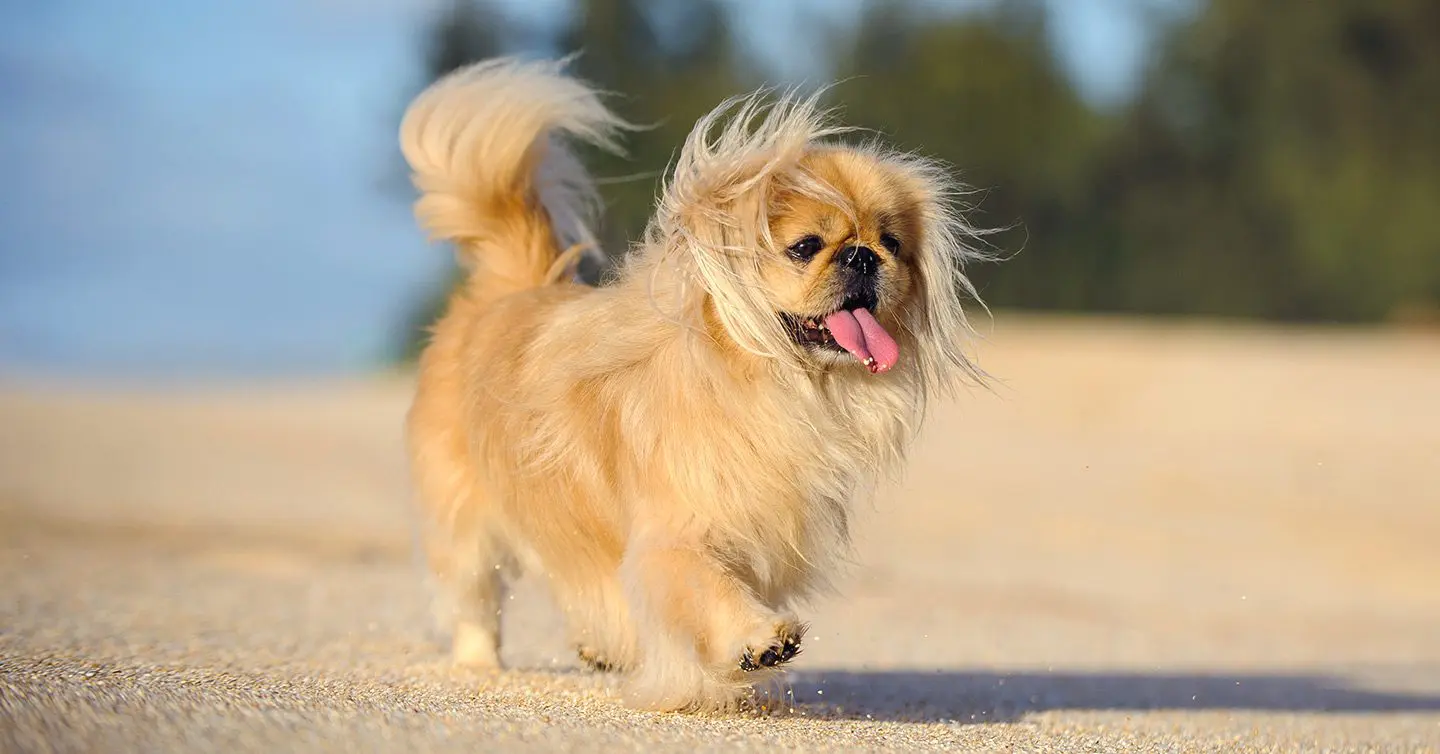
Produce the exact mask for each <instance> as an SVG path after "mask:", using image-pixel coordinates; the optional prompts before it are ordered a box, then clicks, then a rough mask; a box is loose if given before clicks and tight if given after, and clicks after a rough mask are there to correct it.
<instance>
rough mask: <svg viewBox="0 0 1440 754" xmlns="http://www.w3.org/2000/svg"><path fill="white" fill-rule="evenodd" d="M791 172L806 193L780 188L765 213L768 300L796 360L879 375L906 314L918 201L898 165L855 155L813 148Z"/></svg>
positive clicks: (917, 243) (912, 285)
mask: <svg viewBox="0 0 1440 754" xmlns="http://www.w3.org/2000/svg"><path fill="white" fill-rule="evenodd" d="M799 172H800V173H801V174H803V175H804V176H805V178H804V185H805V186H807V187H808V188H809V190H806V189H802V188H798V187H796V188H789V189H786V188H783V185H784V184H783V182H782V184H781V185H782V188H781V189H780V190H778V191H777V192H776V194H775V196H773V197H772V199H771V202H770V206H769V208H768V212H767V214H768V215H769V231H770V237H771V239H772V243H771V246H772V247H773V248H770V249H766V250H763V251H762V259H761V265H760V269H761V278H762V280H763V281H764V287H765V288H766V289H767V291H766V292H767V294H768V297H769V298H770V300H771V301H772V302H773V304H774V308H775V311H776V314H777V315H778V316H779V317H780V319H781V322H782V324H783V325H784V327H785V330H786V332H787V333H788V334H789V336H790V338H791V339H792V340H793V341H794V342H795V344H796V345H798V346H799V347H800V349H801V352H802V353H803V354H804V355H805V358H807V359H810V360H811V361H813V362H815V363H817V364H819V365H821V366H825V367H836V366H845V365H857V364H863V365H864V366H866V367H868V368H869V369H870V371H872V372H884V371H888V370H890V369H892V368H893V367H894V366H895V365H896V362H897V359H898V358H899V343H898V342H897V339H900V336H901V335H902V334H903V328H905V327H906V326H907V324H908V322H907V320H908V319H909V318H910V317H911V316H912V315H913V314H914V311H913V310H914V308H915V303H916V302H914V301H913V300H912V298H913V296H914V295H915V293H916V288H917V282H918V281H917V277H918V270H917V269H916V262H917V255H919V254H920V253H922V251H923V250H922V248H921V244H922V221H923V213H922V208H921V205H920V199H921V198H920V197H918V196H916V188H915V186H914V185H913V182H912V181H910V180H908V176H907V174H906V173H905V171H904V170H903V168H902V166H899V165H895V164H889V163H887V162H886V161H884V160H882V159H880V158H878V157H877V156H875V155H872V154H869V153H867V152H863V151H855V150H850V149H845V148H842V147H825V148H820V149H816V150H814V151H812V152H811V153H810V154H808V155H807V156H806V157H805V159H804V160H803V161H802V163H801V165H800V171H799ZM816 185H818V186H820V187H822V189H823V190H822V191H820V192H816V191H814V190H813V187H814V186H816ZM817 193H818V194H819V195H816V194H817Z"/></svg>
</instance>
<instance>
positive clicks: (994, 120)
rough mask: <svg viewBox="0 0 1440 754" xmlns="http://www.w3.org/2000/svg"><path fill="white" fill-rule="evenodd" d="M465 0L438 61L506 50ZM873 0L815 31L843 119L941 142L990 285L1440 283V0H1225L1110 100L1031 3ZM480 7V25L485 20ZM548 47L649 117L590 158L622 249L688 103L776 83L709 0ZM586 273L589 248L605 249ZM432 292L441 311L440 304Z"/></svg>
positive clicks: (1191, 302)
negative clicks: (967, 6) (1139, 81)
mask: <svg viewBox="0 0 1440 754" xmlns="http://www.w3.org/2000/svg"><path fill="white" fill-rule="evenodd" d="M485 8H486V7H485V6H477V5H474V4H473V3H470V2H460V3H458V4H457V6H456V11H455V12H454V13H453V14H451V15H449V16H447V17H446V18H445V19H444V20H443V22H442V23H441V24H440V26H439V27H437V29H436V31H435V34H434V40H435V44H433V45H432V47H431V49H430V52H429V60H430V66H431V72H432V73H433V74H435V75H439V74H440V73H443V72H444V71H445V70H448V69H449V68H452V67H454V66H455V65H458V64H460V63H461V62H465V61H468V60H473V59H479V58H483V57H488V56H490V55H493V54H496V53H497V52H500V51H507V52H513V51H515V50H506V49H503V46H502V45H500V44H498V39H499V38H500V36H498V35H497V34H496V33H495V32H494V29H496V28H498V25H499V23H500V21H501V20H502V19H498V18H496V17H494V16H493V15H491V14H490V13H489V12H487V11H486V9H485ZM934 8H935V5H934V4H933V3H920V2H904V1H903V0H875V1H873V2H871V3H870V4H868V5H867V6H866V9H865V11H864V13H863V15H862V18H861V21H860V22H859V23H858V24H855V25H854V26H853V28H845V29H839V30H833V29H832V30H828V31H829V33H828V34H827V32H826V31H825V30H820V29H814V28H812V29H811V30H809V33H808V35H807V36H806V37H805V39H806V43H805V45H803V50H804V54H806V55H811V56H814V55H820V56H824V59H823V60H822V61H821V62H822V63H823V64H824V66H825V67H826V68H827V69H828V71H829V72H830V73H831V74H832V75H833V77H834V78H836V79H838V80H840V81H841V83H840V84H839V85H838V86H837V87H836V88H835V89H834V90H833V91H832V93H831V96H832V98H833V100H834V102H835V104H837V105H839V106H841V107H842V108H843V110H844V114H845V119H846V120H847V121H848V122H850V123H853V124H855V125H860V126H865V127H869V128H873V129H875V130H877V131H879V132H881V133H882V134H884V135H885V136H886V137H887V138H888V139H890V140H892V141H894V142H896V143H898V144H900V145H901V146H903V147H906V148H911V149H915V150H917V151H920V152H924V153H927V154H931V155H934V156H937V157H940V158H942V159H945V160H947V161H948V162H950V163H951V164H953V165H954V166H956V169H957V170H958V171H959V174H960V176H961V178H962V180H964V181H965V182H966V183H967V184H968V185H969V186H971V187H973V188H974V189H975V193H974V194H973V195H972V196H971V201H972V202H973V203H974V204H975V205H976V206H975V208H974V209H973V211H972V219H973V220H974V221H975V222H976V224H978V225H981V226H987V227H998V228H1008V229H1009V230H1006V231H1004V232H1002V233H999V234H997V235H995V236H992V237H991V240H992V241H993V242H994V243H995V244H996V245H997V246H998V248H999V250H1000V251H1001V252H1002V253H1005V255H1006V256H1007V257H1008V261H1006V262H1005V263H1003V264H999V265H994V266H988V267H986V268H983V269H979V270H972V271H971V272H972V275H974V276H975V277H976V278H977V280H978V282H979V284H980V286H981V288H982V291H983V293H984V295H985V296H986V298H987V300H988V301H989V302H990V303H992V304H994V305H1000V306H1019V307H1033V308H1054V309H1066V310H1109V311H1136V312H1157V313H1187V314H1207V315H1226V316H1248V317H1263V318H1275V319H1307V320H1345V321H1374V320H1380V319H1384V318H1386V317H1388V316H1392V315H1393V314H1395V313H1396V312H1397V311H1398V310H1401V309H1408V310H1422V311H1430V312H1434V311H1436V310H1437V304H1440V211H1437V210H1440V96H1436V95H1437V93H1440V4H1437V3H1436V2H1434V0H1332V1H1331V2H1325V3H1317V2H1312V0H1267V1H1266V2H1256V1H1255V0H1212V1H1211V2H1208V3H1204V4H1202V6H1201V7H1200V8H1199V10H1198V12H1197V13H1196V14H1195V15H1194V16H1193V17H1192V18H1190V19H1188V20H1185V21H1183V22H1181V23H1178V24H1176V25H1173V26H1171V27H1169V28H1166V29H1163V30H1161V31H1162V33H1161V35H1160V39H1161V44H1160V53H1159V55H1158V57H1157V59H1156V60H1155V62H1154V64H1153V65H1152V66H1151V68H1150V69H1149V71H1148V74H1147V76H1146V78H1145V80H1144V83H1143V86H1142V87H1141V89H1140V91H1138V92H1137V93H1136V94H1135V96H1134V98H1133V100H1132V101H1131V103H1130V104H1129V105H1127V106H1126V107H1125V108H1124V109H1122V110H1121V111H1119V112H1103V111H1098V110H1096V109H1094V108H1092V107H1091V106H1089V105H1088V104H1087V103H1086V102H1084V101H1083V100H1082V99H1081V98H1080V97H1079V95H1078V94H1077V93H1076V91H1075V89H1074V87H1073V86H1072V84H1071V82H1070V80H1069V78H1068V77H1067V76H1066V74H1065V72H1064V71H1063V70H1061V69H1060V67H1059V66H1058V64H1057V63H1056V61H1055V58H1054V56H1053V54H1052V51H1051V50H1050V48H1049V46H1048V41H1047V40H1048V39H1049V34H1048V33H1047V28H1046V24H1047V19H1046V14H1045V12H1044V6H1043V4H1042V3H1041V2H1039V1H1038V0H1009V2H1001V3H997V4H995V5H993V6H989V8H990V10H987V11H971V12H966V13H941V12H938V11H936V10H934ZM487 30H488V31H487ZM541 47H543V48H545V50H543V51H545V52H549V53H551V54H553V53H555V52H570V51H580V52H581V56H580V57H579V58H578V59H577V61H576V62H575V66H574V69H575V70H576V72H577V73H578V74H579V75H580V76H582V77H584V78H586V79H588V80H590V81H592V82H593V83H595V84H597V85H599V86H600V87H602V88H604V89H606V90H608V91H611V92H613V93H614V99H613V100H612V105H613V106H614V107H615V109H616V110H617V111H618V112H619V113H620V114H621V115H622V116H623V117H625V118H627V119H628V120H630V121H631V122H633V123H636V124H639V125H646V126H651V127H650V128H648V129H646V130H643V131H640V132H637V133H636V134H633V135H632V137H631V138H630V139H629V140H628V141H627V144H628V146H629V148H630V154H629V156H628V159H624V158H617V157H614V156H611V155H604V154H594V155H589V157H590V158H591V159H590V164H591V165H592V167H593V168H594V170H595V172H596V173H597V175H598V176H599V177H600V179H601V182H602V184H603V185H602V191H603V193H604V195H605V199H606V202H607V224H606V226H605V227H604V229H603V233H602V237H603V238H604V240H605V241H606V243H607V248H608V251H610V253H611V254H617V253H619V252H622V251H623V250H624V248H625V245H626V242H627V239H633V238H636V237H637V236H638V234H639V232H640V230H641V228H642V227H643V225H644V222H645V219H646V217H647V216H648V213H649V210H650V207H651V204H652V202H653V199H654V196H655V192H656V188H657V182H658V180H659V177H660V174H661V173H662V172H663V170H664V168H665V166H666V165H667V163H668V162H669V160H670V158H671V157H672V155H673V153H674V150H676V149H677V148H678V147H679V145H680V144H681V142H682V141H683V139H684V137H685V134H686V133H687V132H688V130H689V128H690V125H691V124H692V123H693V122H694V120H695V119H696V118H697V117H699V116H700V115H701V114H703V113H704V112H706V111H707V110H709V108H711V107H713V106H714V105H715V104H717V103H718V102H720V101H721V100H722V99H724V98H725V97H727V96H729V95H732V94H737V93H741V92H744V91H747V90H749V89H751V88H753V87H754V86H755V85H757V84H758V83H760V82H761V76H760V73H759V71H757V70H756V69H755V68H753V67H752V66H750V65H749V64H748V63H747V56H745V55H743V54H741V53H740V52H739V51H738V50H739V49H740V47H739V45H738V44H737V41H736V39H735V37H734V33H733V29H731V28H730V24H729V21H728V17H727V15H726V14H725V13H724V12H723V6H722V5H721V3H720V2H719V0H693V1H687V0H649V1H647V0H579V1H578V2H577V3H576V12H575V14H574V16H573V18H572V19H571V22H570V23H569V25H568V26H567V27H566V28H565V29H564V30H563V32H562V33H561V34H559V35H558V36H557V37H556V38H555V39H552V40H550V41H549V42H548V43H545V44H542V45H541ZM591 272H592V274H593V273H594V271H591ZM429 314H433V311H431V312H427V315H429Z"/></svg>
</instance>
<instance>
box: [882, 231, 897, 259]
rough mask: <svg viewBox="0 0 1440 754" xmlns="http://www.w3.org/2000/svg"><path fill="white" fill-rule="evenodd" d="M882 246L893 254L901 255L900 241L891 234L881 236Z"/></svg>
mask: <svg viewBox="0 0 1440 754" xmlns="http://www.w3.org/2000/svg"><path fill="white" fill-rule="evenodd" d="M880 245H881V246H884V247H885V249H886V250H887V251H889V252H890V253H891V254H899V253H900V239H898V238H896V237H895V236H892V235H890V234H889V233H881V234H880Z"/></svg>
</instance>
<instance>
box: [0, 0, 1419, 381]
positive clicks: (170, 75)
mask: <svg viewBox="0 0 1440 754" xmlns="http://www.w3.org/2000/svg"><path fill="white" fill-rule="evenodd" d="M576 50H580V51H583V52H584V54H583V55H582V56H581V57H580V58H579V60H578V61H577V62H576V64H575V70H576V71H577V72H578V73H579V74H580V75H582V76H584V77H586V78H588V79H590V80H592V81H594V82H596V83H598V84H599V85H601V86H603V87H605V88H607V89H609V90H611V91H613V92H615V93H616V96H615V97H614V99H613V102H612V104H613V106H614V108H615V109H616V110H618V111H619V112H620V113H621V114H622V115H623V116H624V117H626V118H628V119H630V120H631V121H634V122H640V123H654V124H656V127H655V128H654V129H652V130H649V131H644V132H641V133H638V134H636V135H634V136H633V137H632V138H631V140H630V147H631V159H629V160H621V159H617V158H613V157H605V156H603V155H595V156H593V157H594V159H593V162H592V164H593V165H594V168H595V170H596V172H597V173H598V174H599V175H600V177H601V179H602V181H603V182H604V194H605V198H606V200H607V204H608V215H607V221H606V225H605V228H604V237H605V239H606V240H607V242H608V249H609V250H610V251H611V252H612V253H615V252H618V251H622V250H623V249H624V248H625V244H626V242H627V239H630V238H634V237H635V236H636V234H637V233H638V231H639V229H640V227H641V226H642V224H643V222H644V219H645V217H646V214H647V212H648V209H649V206H650V202H651V199H652V197H653V195H654V190H655V185H656V181H657V179H658V176H659V172H660V171H661V170H662V169H663V167H664V165H665V163H666V161H667V159H668V158H669V157H670V156H671V154H672V152H673V150H674V149H675V148H676V146H677V145H678V144H679V142H680V140H681V139H682V138H683V135H684V133H685V132H686V131H687V129H688V128H689V126H690V124H691V123H692V122H693V121H694V119H695V118H696V117H697V116H698V115H700V114H701V113H703V112H704V111H706V110H707V109H709V108H710V107H712V106H713V105H714V104H715V103H717V102H718V101H719V100H720V99H722V98H723V97H725V96H727V95H730V94H734V93H737V92H741V91H744V90H747V89H750V88H752V87H755V86H758V85H761V84H766V83H770V84H777V83H778V84H799V85H802V86H805V85H810V86H813V85H817V84H821V83H824V82H829V81H832V80H838V81H840V82H841V83H840V84H839V86H837V87H836V88H835V89H834V91H833V93H832V97H831V99H832V101H833V102H834V104H836V105H839V106H840V107H841V108H842V109H843V112H844V117H845V118H846V119H847V120H849V121H850V122H852V123H854V124H857V125H861V126H865V127H869V128H874V129H877V130H879V131H880V132H882V133H883V134H885V135H887V136H888V137H889V138H891V139H893V140H894V141H895V142H898V143H899V144H900V145H902V146H904V147H907V148H913V149H917V150H920V151H923V152H926V153H929V154H932V155H935V156H938V157H941V158H944V159H945V160H947V161H949V162H951V163H952V164H953V165H955V166H956V169H957V170H958V172H959V173H960V174H961V176H962V178H963V179H964V180H965V181H966V182H967V183H968V184H969V185H970V186H972V187H974V188H975V189H976V190H977V192H976V194H975V195H974V197H973V201H974V203H975V205H976V206H975V209H974V211H973V219H974V221H975V222H976V223H977V224H979V225H982V226H987V227H992V228H1003V229H1005V230H1004V232H1002V233H999V234H996V235H994V236H991V237H990V240H991V242H992V243H993V244H994V245H995V247H996V248H995V250H996V251H997V252H999V253H1000V254H1002V255H1004V256H1006V257H1007V258H1008V261H1006V262H1004V263H1003V264H998V265H992V266H985V267H981V268H977V269H975V270H972V274H973V276H974V277H975V278H976V279H977V281H978V283H979V284H980V288H981V290H982V292H983V294H984V296H985V298H986V300H987V301H988V302H989V303H991V304H992V305H993V306H996V307H1000V308H1006V309H1044V310H1062V311H1069V312H1086V311H1096V312H1135V313H1146V314H1183V315H1206V316H1211V317H1240V318H1258V319H1266V320H1284V321H1312V322H1347V323H1379V322H1410V323H1414V322H1427V321H1428V322H1433V321H1435V320H1436V319H1437V314H1436V312H1437V301H1440V212H1436V211H1435V208H1436V207H1437V206H1440V129H1437V128H1436V127H1435V124H1436V123H1437V122H1440V96H1437V92H1440V6H1437V5H1436V3H1434V2H1431V1H1430V0H1328V1H1327V2H1323V3H1315V2H1309V1H1308V0H1267V2H1249V1H1248V0H1211V1H1209V2H1206V1H1204V0H1048V1H1046V0H1004V1H995V2H984V1H971V2H965V1H961V0H954V1H951V2H946V1H944V0H912V1H909V2H905V1H902V0H873V1H870V2H862V1H861V0H794V1H793V2H768V1H766V0H536V1H534V2H529V1H527V0H489V1H486V0H348V1H347V0H256V1H255V2H247V3H244V4H240V3H216V4H196V3H192V2H185V1H183V0H145V1H144V2H133V3H123V4H122V3H115V2H109V1H108V0H56V1H55V2H46V3H4V4H3V5H0V106H3V111H4V118H3V120H0V161H3V164H4V166H5V169H4V170H3V174H0V369H4V370H6V371H9V372H15V373H31V374H41V375H44V374H66V375H87V374H99V375H117V374H118V375H139V376H157V375H188V376H195V375H207V374H210V375H213V374H219V375H226V374H230V375H235V374H239V375H255V374H276V373H332V372H353V371H362V370H369V369H373V368H375V367H377V366H379V365H382V364H385V363H387V362H389V361H392V360H394V359H396V358H398V357H400V356H403V355H404V354H406V353H407V352H408V351H409V350H410V349H411V348H412V347H413V345H414V343H416V342H417V332H418V328H419V327H420V326H421V325H422V324H423V323H424V322H425V321H427V320H428V318H429V317H430V315H431V314H432V313H433V304H434V302H435V301H436V300H437V298H438V297H439V296H440V295H441V293H442V292H443V290H444V288H445V284H446V281H447V279H448V275H449V268H450V259H449V256H448V254H446V253H445V252H444V251H443V250H438V249H427V248H426V247H425V245H424V243H423V242H422V240H421V239H420V234H419V232H418V231H417V230H416V229H415V227H414V224H413V222H412V221H411V218H410V215H409V209H408V202H409V200H410V198H411V194H410V189H409V186H408V181H407V178H406V175H405V170H404V166H403V163H402V162H401V160H400V159H399V156H398V153H397V149H396V147H395V138H394V134H395V130H396V124H397V121H398V119H399V116H400V114H401V112H402V111H403V108H404V105H405V104H406V102H407V101H408V100H409V98H410V97H411V96H413V94H414V93H416V92H417V91H418V90H419V89H420V88H422V87H423V86H424V85H425V84H426V83H427V82H428V81H430V80H432V79H433V78H435V77H436V76H437V75H439V74H441V73H443V72H445V71H446V70H449V69H451V68H454V67H456V66H458V65H460V64H462V63H464V62H466V61H469V60H474V59H478V58H483V57H488V56H492V55H496V54H512V53H513V54H522V55H547V56H550V55H559V54H563V53H566V52H571V51H576Z"/></svg>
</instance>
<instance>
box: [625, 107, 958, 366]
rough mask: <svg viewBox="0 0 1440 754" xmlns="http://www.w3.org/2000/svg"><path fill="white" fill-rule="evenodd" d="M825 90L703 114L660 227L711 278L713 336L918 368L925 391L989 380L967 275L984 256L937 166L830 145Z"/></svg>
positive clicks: (662, 237)
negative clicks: (971, 320) (821, 101)
mask: <svg viewBox="0 0 1440 754" xmlns="http://www.w3.org/2000/svg"><path fill="white" fill-rule="evenodd" d="M847 130H848V129H844V128H841V127H837V126H833V125H831V124H830V123H829V122H828V120H827V118H826V115H825V113H823V112H822V111H820V110H819V109H818V107H817V103H816V99H815V98H814V97H812V98H810V99H804V100H799V99H794V98H781V99H779V100H778V101H777V102H774V103H771V104H765V103H763V102H762V100H761V99H760V97H759V96H751V97H748V98H745V99H741V100H736V101H732V102H729V103H726V104H724V105H722V106H721V107H719V108H717V109H716V110H715V111H714V112H712V113H711V114H710V115H708V116H706V117H705V118H704V119H702V120H701V121H700V122H699V123H698V124H696V127H695V129H694V131H693V132H692V133H691V135H690V138H689V139H688V140H687V142H686V144H685V147H684V149H683V150H682V152H681V154H680V156H679V158H678V159H677V160H676V163H675V166H674V169H673V172H672V174H671V176H670V177H669V180H668V182H667V184H666V187H665V191H664V194H663V195H662V199H661V205H660V208H659V212H658V213H657V216H656V219H655V222H654V223H653V224H652V227H651V229H650V241H651V246H652V247H656V248H661V249H664V250H666V253H667V254H669V255H671V258H672V259H673V260H674V261H676V262H677V263H678V264H680V265H681V266H682V268H684V269H685V271H686V275H687V277H688V278H690V279H695V280H698V282H699V284H700V285H699V286H698V287H699V289H700V292H701V293H702V294H703V300H702V301H701V302H700V306H701V307H702V312H703V316H704V317H705V318H706V321H707V324H708V325H709V327H708V329H709V330H710V331H711V333H712V335H713V336H714V337H718V338H724V339H727V340H728V341H731V342H733V344H734V345H736V346H737V347H738V349H739V350H740V351H742V352H748V353H751V354H756V355H759V356H763V357H770V358H776V359H779V360H781V361H782V362H783V363H785V364H786V365H788V366H791V367H797V368H800V369H802V370H806V371H810V372H814V371H817V370H818V371H825V370H842V369H862V370H863V369H868V370H869V371H870V372H871V373H873V374H875V375H877V377H876V379H883V377H881V376H879V375H882V374H883V373H885V372H890V371H892V370H897V369H906V370H909V371H911V372H913V373H916V374H917V375H918V376H919V377H921V378H922V379H923V380H924V383H925V384H926V385H927V386H931V387H942V386H946V385H948V384H950V383H952V382H953V381H954V378H955V377H959V376H971V377H978V376H979V373H978V371H977V370H976V369H975V367H974V366H973V365H972V363H971V362H970V360H969V359H968V358H967V357H966V355H965V351H964V348H965V342H966V334H967V331H968V325H967V324H966V320H965V313H964V309H963V308H962V306H961V299H962V296H964V295H966V294H969V295H971V296H973V295H974V291H973V289H972V288H971V286H970V284H969V282H968V281H967V280H966V279H965V277H964V275H963V273H962V267H963V265H964V263H965V262H967V261H969V260H971V259H972V258H976V257H978V256H979V255H978V254H977V253H976V252H974V251H972V250H971V249H970V248H969V247H968V246H967V245H966V243H965V242H966V241H967V240H969V239H970V238H971V237H972V236H973V231H971V230H970V228H969V227H968V226H967V225H965V223H964V222H963V220H962V219H961V217H960V215H959V212H958V208H957V207H956V206H955V205H954V202H955V200H956V199H957V197H958V196H959V194H960V192H959V190H958V186H956V184H954V183H953V181H952V179H951V178H950V177H949V175H948V173H947V171H946V170H944V169H943V168H942V167H941V166H939V165H938V164H936V163H934V162H931V161H928V160H925V159H922V158H918V157H915V156H913V155H908V154H904V153H900V152H897V151H895V150H892V149H889V148H887V147H885V146H883V145H880V144H878V143H873V142H872V143H868V144H864V145H851V144H842V143H839V142H837V141H833V140H832V137H835V136H838V135H840V134H842V133H844V132H846V131H847Z"/></svg>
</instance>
